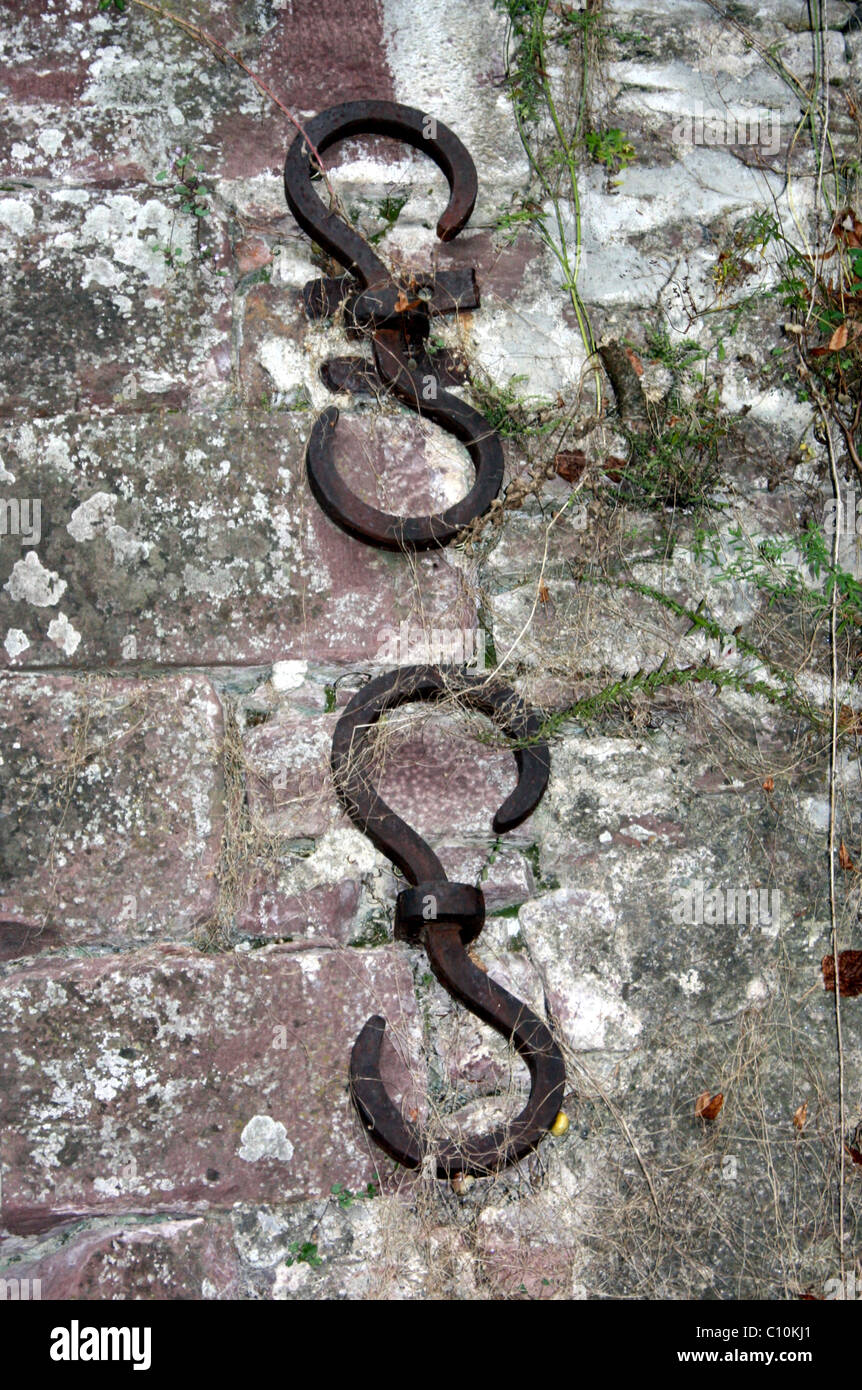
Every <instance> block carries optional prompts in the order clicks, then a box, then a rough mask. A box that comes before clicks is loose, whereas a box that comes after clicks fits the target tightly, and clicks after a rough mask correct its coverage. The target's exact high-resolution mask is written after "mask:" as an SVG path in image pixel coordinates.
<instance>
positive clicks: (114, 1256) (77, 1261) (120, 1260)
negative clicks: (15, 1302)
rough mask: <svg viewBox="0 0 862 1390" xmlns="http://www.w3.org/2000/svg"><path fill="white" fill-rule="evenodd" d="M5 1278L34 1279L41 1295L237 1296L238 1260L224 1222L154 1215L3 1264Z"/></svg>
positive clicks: (87, 1297) (86, 1297) (239, 1287)
mask: <svg viewBox="0 0 862 1390" xmlns="http://www.w3.org/2000/svg"><path fill="white" fill-rule="evenodd" d="M0 1277H5V1278H6V1279H7V1280H8V1279H19V1280H20V1279H29V1280H31V1288H32V1281H33V1280H39V1282H40V1297H41V1298H42V1299H54V1300H58V1301H59V1300H62V1301H63V1302H66V1301H68V1300H69V1299H83V1300H93V1301H96V1300H99V1301H101V1300H104V1299H141V1300H149V1299H182V1300H207V1301H209V1300H212V1299H234V1298H238V1297H241V1296H242V1294H243V1288H242V1285H241V1281H240V1263H239V1259H238V1257H237V1251H236V1248H235V1246H234V1244H233V1241H232V1239H231V1230H230V1226H229V1225H227V1224H226V1223H216V1222H215V1221H213V1220H209V1221H206V1222H205V1221H204V1220H203V1219H202V1218H200V1217H197V1218H195V1219H193V1220H190V1221H174V1220H167V1221H160V1222H158V1223H156V1224H150V1225H148V1224H146V1223H141V1224H137V1225H132V1226H126V1227H123V1226H114V1227H113V1228H109V1229H107V1230H105V1229H98V1230H93V1231H88V1232H86V1233H84V1234H83V1235H80V1236H78V1237H77V1239H75V1238H73V1239H72V1240H70V1241H69V1242H68V1243H67V1244H64V1245H63V1246H62V1247H61V1248H60V1249H59V1250H57V1251H56V1252H54V1253H51V1254H47V1255H45V1256H44V1258H42V1259H37V1260H35V1261H28V1260H25V1261H23V1262H22V1261H15V1262H11V1261H10V1263H9V1264H8V1265H7V1266H6V1268H5V1270H4V1273H3V1275H0Z"/></svg>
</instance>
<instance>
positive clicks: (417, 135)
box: [284, 101, 503, 550]
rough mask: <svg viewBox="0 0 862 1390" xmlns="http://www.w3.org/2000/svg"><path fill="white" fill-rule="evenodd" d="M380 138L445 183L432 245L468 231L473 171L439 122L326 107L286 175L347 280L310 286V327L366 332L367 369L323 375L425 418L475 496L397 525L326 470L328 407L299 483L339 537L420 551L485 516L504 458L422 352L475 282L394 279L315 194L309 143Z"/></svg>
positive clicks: (346, 365) (321, 145) (304, 216)
mask: <svg viewBox="0 0 862 1390" xmlns="http://www.w3.org/2000/svg"><path fill="white" fill-rule="evenodd" d="M360 134H367V135H387V136H391V137H392V138H394V139H396V140H401V141H403V142H405V143H406V144H408V145H412V146H413V147H414V148H415V149H419V150H422V151H424V152H425V153H426V154H428V155H429V156H430V157H431V159H433V160H434V162H435V164H437V165H438V167H439V168H440V169H441V170H442V171H443V173H444V174H445V176H446V180H447V182H448V184H449V202H448V204H447V206H446V209H445V211H444V212H443V214H442V216H441V217H440V219H439V221H438V223H437V235H438V236H439V237H440V238H441V240H443V241H449V240H451V239H452V237H455V236H457V235H458V233H459V232H460V231H461V229H462V227H463V226H464V224H465V223H466V222H467V220H468V218H469V216H470V213H471V212H472V211H473V205H474V203H475V201H476V187H477V184H476V169H475V166H474V164H473V161H472V159H471V158H470V156H469V154H468V153H467V151H466V149H465V148H464V146H463V145H462V144H461V141H460V140H459V139H458V137H457V136H456V135H455V134H454V133H453V132H452V131H451V130H450V129H449V128H448V126H445V125H444V124H443V122H442V121H437V120H436V119H435V118H434V117H432V116H428V115H426V114H425V113H424V112H423V111H417V110H416V109H415V108H414V107H412V106H402V105H399V104H398V103H397V102H392V101H351V102H345V103H344V104H343V105H341V106H333V107H330V108H329V109H328V110H326V111H323V112H321V113H320V115H318V116H315V118H314V119H313V120H312V121H309V122H308V124H307V125H306V136H305V137H303V136H297V138H296V139H295V140H294V142H293V144H292V145H291V147H290V150H289V152H288V155H287V159H286V161H285V165H284V190H285V196H286V198H287V203H288V207H289V208H290V210H291V212H292V213H293V215H294V217H295V218H296V220H297V222H298V223H299V225H300V227H301V228H302V230H303V231H304V232H306V233H307V234H308V236H310V237H311V238H312V239H313V240H314V241H316V242H317V243H318V244H319V245H320V246H322V247H323V248H324V249H325V250H326V251H328V252H329V254H330V255H331V256H334V257H335V259H336V260H337V261H338V262H339V263H340V264H341V265H343V266H344V267H345V269H346V270H347V271H348V275H347V276H343V277H341V278H328V279H322V280H312V281H310V282H309V283H308V284H307V285H306V286H305V289H304V291H303V296H304V299H305V306H306V310H307V312H308V314H309V315H310V317H312V318H319V317H324V316H326V315H328V314H331V313H334V311H335V310H336V308H338V307H339V306H340V305H342V304H343V305H344V306H345V310H346V313H347V316H348V321H349V323H350V324H351V325H352V327H353V329H354V330H359V331H362V332H365V333H368V332H370V333H371V336H372V344H373V351H374V362H373V372H372V367H371V363H369V362H367V361H365V359H363V358H336V359H333V361H332V362H330V363H328V364H327V365H326V367H325V368H324V370H323V371H322V372H321V375H322V379H323V380H324V382H325V383H326V384H327V385H328V386H330V387H331V388H332V389H335V390H345V389H346V390H363V389H367V386H368V383H369V380H371V379H372V377H373V376H376V379H377V384H378V385H380V386H383V387H384V388H388V389H390V390H391V391H392V393H393V395H395V396H397V398H398V399H399V400H400V401H401V402H402V403H403V404H404V405H406V406H408V407H409V408H410V409H411V410H415V411H416V412H417V414H419V415H421V416H424V417H426V418H428V419H430V420H433V421H434V422H435V424H438V425H439V426H440V427H441V429H444V430H446V431H448V433H450V434H453V435H454V436H455V437H456V439H459V440H461V442H462V443H463V444H464V445H465V446H466V448H467V451H468V453H469V454H470V457H471V459H472V461H473V465H474V467H475V470H476V478H475V481H474V483H473V486H472V488H471V489H470V491H469V492H468V493H467V496H466V497H463V498H462V499H461V501H460V502H456V503H455V504H454V505H453V506H451V507H447V508H446V510H445V511H443V512H438V513H435V514H432V515H429V516H418V517H402V516H396V515H394V514H393V513H390V512H384V511H381V510H379V509H378V508H377V507H372V506H369V505H367V504H366V503H364V502H362V501H361V500H360V499H359V498H358V497H357V496H356V495H355V493H354V492H352V491H351V489H350V488H349V487H348V486H347V484H346V483H345V482H344V480H343V478H342V477H341V476H340V474H339V472H338V469H337V467H336V460H335V428H336V425H337V422H338V410H337V409H336V408H335V407H334V406H330V407H329V408H328V409H326V410H324V411H323V412H322V414H321V415H320V416H319V417H318V419H317V420H316V421H315V424H314V427H313V429H312V432H311V437H310V439H309V442H308V448H307V451H306V467H307V470H308V479H309V483H310V485H311V489H312V492H313V493H314V495H315V497H316V498H317V501H318V502H319V504H320V506H321V507H322V508H323V510H324V511H325V512H326V513H327V515H328V516H330V517H331V518H332V520H333V521H335V522H337V524H338V525H339V526H341V527H342V528H343V529H344V530H346V531H348V532H350V534H351V535H354V536H356V537H358V538H359V539H360V540H363V541H367V542H368V543H369V544H371V545H377V546H382V547H383V548H384V549H387V550H428V549H431V548H433V547H439V546H445V545H448V544H449V542H450V541H451V540H452V539H453V538H454V537H455V536H456V535H457V534H458V533H459V531H461V530H463V528H464V527H465V526H467V525H468V524H469V523H470V522H471V521H473V520H475V518H476V517H477V516H481V515H482V514H483V513H484V512H486V511H487V510H488V508H489V507H490V505H491V503H492V502H493V501H494V498H495V497H496V496H497V494H498V493H499V491H500V487H501V485H502V481H503V451H502V447H501V445H500V440H499V438H498V436H497V434H496V432H495V431H494V430H493V429H492V427H491V425H490V423H489V422H488V421H487V420H486V419H485V417H484V416H483V415H480V414H479V412H478V411H477V410H474V409H473V408H472V407H471V406H469V405H466V404H465V403H464V402H463V401H461V400H459V399H458V397H457V396H453V395H452V394H451V393H450V392H447V391H445V390H444V389H443V387H442V385H441V381H440V374H439V372H438V369H437V368H436V367H435V365H434V363H433V362H432V360H431V358H430V357H429V355H428V352H427V350H426V347H425V344H426V340H427V338H428V334H429V330H430V322H431V315H432V314H448V313H454V312H456V311H457V310H459V309H472V308H476V307H477V306H478V304H479V296H478V292H477V289H476V279H475V275H474V272H473V271H472V270H469V271H463V270H461V271H458V270H453V271H440V272H438V273H437V274H436V275H434V276H428V275H422V274H416V275H409V276H406V277H405V278H404V279H403V281H399V280H398V279H396V278H395V277H394V276H393V275H392V274H391V273H390V272H389V270H388V269H387V268H386V266H385V265H384V264H383V262H382V261H381V260H380V258H379V257H378V256H377V255H376V253H375V252H374V251H373V250H372V248H371V247H370V246H369V245H368V243H367V242H366V241H365V240H364V239H363V238H362V237H361V236H360V235H359V233H358V232H356V231H355V230H354V228H353V227H350V226H349V225H348V224H347V223H346V222H345V221H344V220H343V218H341V217H340V216H339V215H338V214H337V213H336V212H335V211H330V210H328V209H327V208H326V207H325V206H324V204H323V203H322V202H321V200H320V198H319V197H318V196H317V193H316V192H315V189H314V183H313V172H314V171H313V168H312V164H311V156H310V153H309V147H308V144H307V141H310V142H311V144H312V145H314V146H315V147H316V148H317V150H318V151H319V152H320V153H323V152H324V151H325V150H327V149H329V147H330V146H331V145H334V144H335V143H336V142H337V141H339V140H344V139H346V138H347V137H348V136H350V135H360Z"/></svg>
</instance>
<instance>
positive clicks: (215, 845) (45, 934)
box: [0, 673, 224, 957]
mask: <svg viewBox="0 0 862 1390" xmlns="http://www.w3.org/2000/svg"><path fill="white" fill-rule="evenodd" d="M0 729H2V733H0V861H2V870H0V955H3V956H11V957H15V956H17V955H29V954H31V953H33V952H40V951H44V950H47V949H49V948H56V947H57V946H60V945H63V946H67V947H78V946H83V945H85V944H86V945H96V944H108V943H110V944H111V945H112V946H114V947H115V948H117V947H119V948H122V947H126V948H128V947H130V946H132V945H134V943H136V942H139V941H142V940H144V941H145V940H154V939H159V938H165V937H177V936H188V935H189V934H190V932H191V931H192V930H193V929H194V928H195V927H196V926H198V925H200V924H202V923H203V922H205V921H206V919H207V918H208V917H210V916H212V914H213V913H214V911H215V908H216V902H217V895H218V887H217V883H216V877H215V875H216V869H217V865H218V856H219V851H220V848H221V839H222V833H223V826H224V812H223V801H222V781H223V778H222V770H221V743H222V738H223V718H222V711H221V706H220V704H219V701H218V699H217V697H216V694H215V691H214V690H213V688H212V686H211V684H210V683H209V681H207V680H205V679H203V678H202V677H193V676H182V675H179V676H168V677H163V678H159V679H152V680H147V681H144V680H138V681H136V680H125V679H109V678H107V677H104V676H102V677H100V676H90V677H74V676H50V675H41V676H37V675H33V676H13V675H10V674H8V673H6V674H4V675H3V676H2V677H0Z"/></svg>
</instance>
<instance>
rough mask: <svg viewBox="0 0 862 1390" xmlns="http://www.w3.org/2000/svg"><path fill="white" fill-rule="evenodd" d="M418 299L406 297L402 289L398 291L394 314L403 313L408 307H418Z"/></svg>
mask: <svg viewBox="0 0 862 1390" xmlns="http://www.w3.org/2000/svg"><path fill="white" fill-rule="evenodd" d="M419 303H420V301H419V300H418V299H408V298H407V295H406V294H405V293H404V291H403V290H399V291H398V298H397V299H396V301H395V312H396V314H405V313H406V312H407V310H408V309H418V308H419Z"/></svg>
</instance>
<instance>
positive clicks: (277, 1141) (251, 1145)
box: [239, 1115, 293, 1163]
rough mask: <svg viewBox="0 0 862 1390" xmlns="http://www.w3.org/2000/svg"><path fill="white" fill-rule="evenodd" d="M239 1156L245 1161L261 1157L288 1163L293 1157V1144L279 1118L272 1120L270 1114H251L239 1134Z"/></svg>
mask: <svg viewBox="0 0 862 1390" xmlns="http://www.w3.org/2000/svg"><path fill="white" fill-rule="evenodd" d="M239 1156H240V1158H242V1159H244V1160H245V1162H246V1163H257V1162H258V1161H259V1160H260V1159H262V1158H275V1159H278V1161H279V1162H280V1163H289V1162H290V1160H291V1159H292V1158H293V1145H292V1144H291V1142H290V1140H289V1139H288V1137H287V1130H286V1129H285V1127H284V1125H283V1124H282V1123H281V1120H274V1119H272V1117H271V1116H270V1115H254V1116H252V1118H251V1119H250V1120H249V1122H248V1124H247V1125H246V1127H245V1129H244V1130H243V1132H242V1134H241V1135H240V1147H239Z"/></svg>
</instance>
